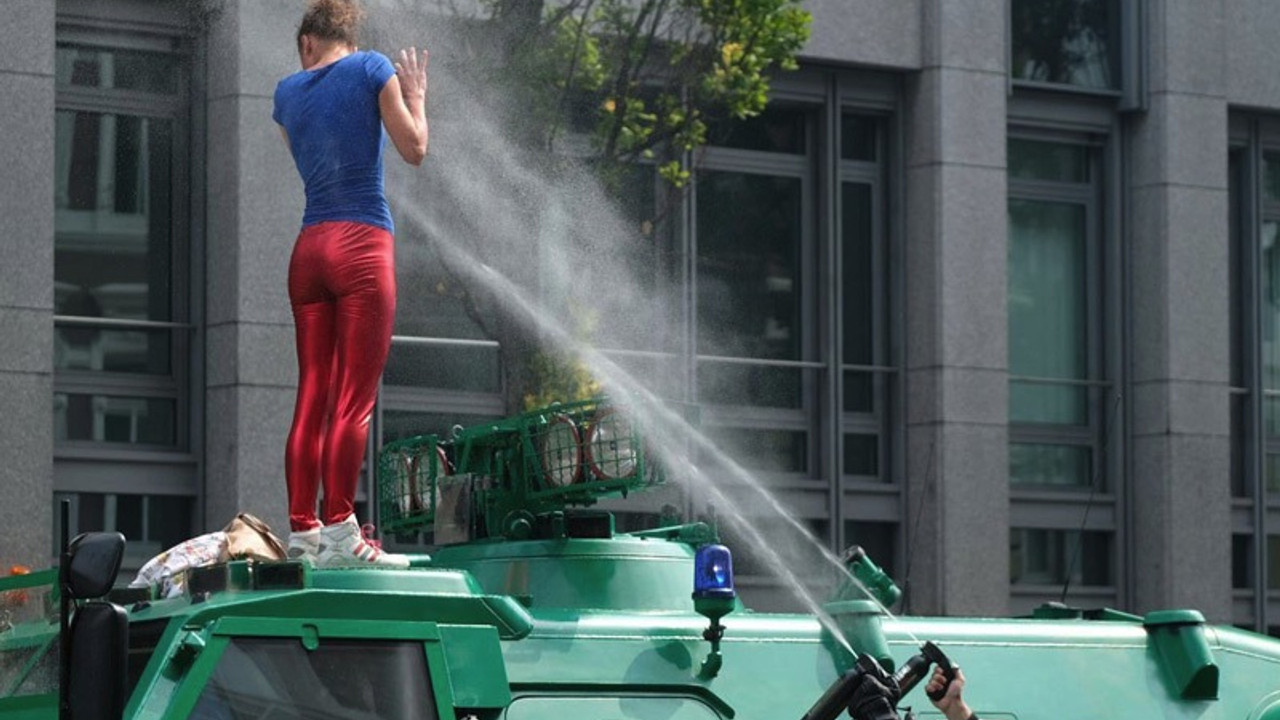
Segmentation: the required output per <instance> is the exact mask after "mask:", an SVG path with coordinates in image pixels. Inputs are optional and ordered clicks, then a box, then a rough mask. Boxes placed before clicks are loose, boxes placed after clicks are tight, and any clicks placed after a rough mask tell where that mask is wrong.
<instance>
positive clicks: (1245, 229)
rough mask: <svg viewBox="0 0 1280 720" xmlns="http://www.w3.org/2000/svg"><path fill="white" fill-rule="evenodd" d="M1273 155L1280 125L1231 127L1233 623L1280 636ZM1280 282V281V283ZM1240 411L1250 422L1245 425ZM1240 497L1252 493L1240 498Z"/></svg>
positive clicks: (1246, 120) (1239, 121) (1239, 119)
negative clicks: (1272, 341) (1270, 274)
mask: <svg viewBox="0 0 1280 720" xmlns="http://www.w3.org/2000/svg"><path fill="white" fill-rule="evenodd" d="M1268 156H1271V157H1274V158H1275V159H1276V161H1277V162H1280V118H1275V117H1269V116H1258V115H1248V114H1234V113H1233V114H1232V115H1231V117H1230V118H1229V121H1228V157H1229V160H1228V168H1229V170H1230V169H1232V168H1233V167H1234V170H1235V172H1234V173H1229V175H1228V207H1229V212H1230V216H1231V223H1230V225H1231V232H1230V233H1229V237H1228V242H1229V243H1230V245H1231V252H1230V256H1231V265H1232V266H1231V268H1230V270H1231V275H1232V286H1233V287H1232V291H1233V293H1232V297H1231V298H1230V308H1231V314H1232V321H1231V330H1232V333H1231V334H1232V337H1231V338H1230V342H1231V343H1232V345H1233V347H1239V348H1240V349H1241V352H1240V354H1239V356H1233V357H1232V364H1233V367H1232V368H1230V374H1229V375H1230V381H1229V385H1228V393H1229V394H1230V397H1231V403H1232V406H1231V414H1232V425H1233V430H1232V442H1233V447H1232V453H1233V454H1235V453H1237V452H1238V453H1240V462H1239V463H1238V464H1237V463H1236V462H1235V461H1234V459H1233V462H1232V465H1231V473H1230V479H1229V482H1230V483H1231V485H1232V489H1231V523H1230V532H1231V533H1232V536H1233V539H1232V555H1233V557H1232V561H1233V567H1234V565H1235V559H1236V558H1235V551H1236V542H1237V538H1241V539H1242V540H1241V541H1242V542H1243V543H1245V547H1246V558H1245V559H1244V563H1243V565H1244V567H1245V568H1246V569H1247V572H1248V577H1246V578H1245V579H1244V582H1243V584H1242V586H1241V587H1236V582H1235V580H1236V578H1234V577H1233V583H1232V622H1233V623H1234V624H1236V625H1239V626H1242V627H1250V628H1252V629H1254V630H1256V631H1258V632H1269V633H1272V634H1275V632H1276V630H1275V629H1276V627H1277V626H1280V587H1277V588H1272V587H1270V584H1271V578H1269V577H1268V575H1269V574H1270V573H1269V569H1270V568H1269V566H1270V565H1271V563H1272V562H1273V561H1274V560H1275V558H1273V557H1272V554H1273V553H1272V548H1271V538H1276V537H1278V536H1280V492H1271V491H1268V489H1267V458H1268V456H1271V455H1277V456H1280V435H1276V436H1270V437H1269V436H1268V435H1267V432H1266V425H1265V423H1266V415H1265V412H1266V411H1265V406H1266V403H1267V401H1268V400H1273V401H1274V400H1280V388H1277V389H1272V390H1268V389H1267V388H1266V386H1265V379H1264V367H1263V364H1264V360H1263V348H1264V341H1263V337H1264V334H1265V330H1264V327H1263V325H1264V312H1263V309H1262V302H1263V298H1262V292H1263V271H1264V269H1263V263H1262V258H1261V249H1260V241H1261V237H1262V230H1263V227H1264V226H1265V225H1266V224H1267V223H1269V222H1276V223H1280V199H1278V200H1272V201H1270V202H1268V200H1267V198H1266V193H1265V189H1264V184H1265V170H1266V163H1267V158H1268ZM1237 158H1238V159H1239V160H1238V161H1237ZM1237 162H1238V164H1237ZM1276 280H1277V282H1280V278H1277V279H1276ZM1237 401H1238V402H1239V403H1240V405H1241V407H1240V408H1237V406H1236V403H1237ZM1237 412H1239V415H1240V418H1239V419H1240V421H1242V422H1239V424H1237V419H1236V415H1237ZM1237 490H1243V491H1244V493H1243V494H1237Z"/></svg>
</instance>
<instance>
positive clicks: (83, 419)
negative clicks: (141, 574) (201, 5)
mask: <svg viewBox="0 0 1280 720" xmlns="http://www.w3.org/2000/svg"><path fill="white" fill-rule="evenodd" d="M180 46H181V41H180V40H178V39H177V38H171V37H159V36H149V35H148V36H134V35H124V34H120V35H116V34H112V33H106V32H98V31H93V30H83V29H80V28H74V27H66V26H59V37H58V44H57V50H56V55H55V59H56V88H57V111H56V113H55V116H54V118H53V120H54V133H55V158H54V207H55V215H54V231H55V236H54V277H53V283H54V313H55V314H54V393H53V398H52V401H53V408H54V428H53V430H54V439H55V485H54V487H55V490H57V491H59V492H60V496H61V497H69V498H71V499H72V500H73V518H74V519H75V522H74V523H73V527H72V528H71V532H72V533H73V534H74V533H76V532H80V531H84V530H95V529H117V530H120V531H122V532H124V533H125V534H126V537H127V538H128V539H129V541H130V548H129V555H130V562H134V561H139V560H141V559H145V558H146V557H149V554H150V553H152V552H154V551H158V550H159V549H163V547H165V546H167V544H172V543H173V542H176V541H178V540H180V539H181V538H184V537H187V536H188V535H189V534H190V530H191V526H192V515H193V508H194V505H195V502H194V500H195V496H196V495H197V492H198V479H197V469H196V460H195V458H196V457H197V451H198V448H197V445H198V440H197V439H195V438H193V434H192V430H191V425H192V423H191V418H192V417H193V416H194V415H195V412H194V409H193V401H194V399H193V393H192V391H191V382H192V381H191V356H192V343H193V341H194V339H195V338H194V334H193V332H192V331H193V329H194V327H195V325H194V323H193V317H194V308H193V304H192V302H193V297H195V296H194V295H193V294H192V289H191V282H190V279H191V259H192V250H191V236H190V229H189V226H190V222H189V218H188V216H187V210H188V208H189V207H191V203H190V201H189V197H188V190H187V188H188V184H189V180H190V174H191V171H190V162H189V157H188V154H187V152H188V151H187V140H186V138H187V128H188V124H189V123H188V117H187V116H188V113H189V111H190V107H189V100H188V98H187V90H186V75H185V73H186V67H187V58H186V56H185V55H184V54H182V53H181V52H175V51H174V50H173V48H175V47H180ZM88 478H92V482H89V481H88ZM90 487H91V488H92V490H93V492H85V490H87V489H89V488H90ZM56 516H57V514H56V513H55V517H56ZM58 536H59V533H58V532H56V531H55V533H54V537H58Z"/></svg>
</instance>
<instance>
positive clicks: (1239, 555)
mask: <svg viewBox="0 0 1280 720" xmlns="http://www.w3.org/2000/svg"><path fill="white" fill-rule="evenodd" d="M1231 587H1233V588H1236V589H1247V588H1252V587H1253V536H1252V535H1232V536H1231Z"/></svg>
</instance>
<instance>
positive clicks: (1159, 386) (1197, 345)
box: [1129, 0, 1231, 621]
mask: <svg viewBox="0 0 1280 720" xmlns="http://www.w3.org/2000/svg"><path fill="white" fill-rule="evenodd" d="M1148 7H1149V9H1150V16H1149V18H1148V20H1149V23H1150V28H1149V29H1150V38H1151V44H1150V48H1149V58H1150V68H1151V73H1150V77H1149V78H1148V83H1149V89H1150V91H1149V94H1148V102H1149V108H1148V110H1147V112H1145V113H1143V114H1141V115H1139V116H1136V117H1135V118H1134V121H1133V123H1132V125H1131V136H1130V139H1131V147H1132V155H1131V157H1132V163H1131V167H1132V173H1131V176H1130V180H1131V185H1130V198H1131V202H1130V212H1129V235H1130V237H1131V238H1132V246H1131V251H1130V254H1131V257H1132V258H1133V262H1132V286H1131V289H1130V298H1131V302H1132V307H1133V318H1132V324H1133V337H1132V338H1131V343H1132V344H1131V353H1132V363H1131V367H1132V391H1131V392H1132V396H1131V398H1130V399H1131V401H1132V403H1133V428H1132V438H1133V476H1132V478H1130V481H1131V483H1132V491H1131V494H1130V496H1131V497H1132V498H1134V500H1133V502H1132V503H1131V506H1130V517H1131V518H1132V522H1131V525H1130V532H1131V535H1130V537H1131V538H1132V545H1133V548H1134V556H1133V562H1132V564H1131V566H1130V573H1131V577H1132V582H1133V590H1134V596H1133V598H1132V602H1131V603H1130V605H1131V607H1132V608H1133V609H1134V610H1137V611H1139V612H1142V611H1147V610H1151V609H1154V608H1162V607H1195V608H1198V609H1200V610H1202V611H1203V612H1204V613H1205V615H1206V616H1208V617H1209V618H1210V619H1211V620H1217V621H1228V620H1229V619H1230V601H1231V535H1230V533H1229V532H1228V528H1229V527H1230V517H1229V513H1230V508H1231V497H1230V492H1231V491H1230V483H1229V477H1230V415H1229V410H1230V408H1229V398H1228V391H1227V388H1228V383H1229V371H1230V356H1229V337H1228V332H1229V329H1228V323H1227V322H1226V318H1227V317H1228V316H1229V315H1230V312H1229V303H1230V299H1229V297H1228V292H1227V287H1228V282H1227V279H1228V250H1229V242H1228V236H1227V232H1228V215H1227V213H1228V203H1227V172H1226V170H1227V155H1226V151H1227V143H1226V137H1227V103H1226V97H1225V92H1226V82H1225V72H1226V68H1225V65H1226V62H1225V58H1226V57H1227V49H1226V42H1227V37H1226V34H1225V31H1224V26H1223V17H1224V15H1223V14H1224V11H1225V3H1224V2H1223V0H1195V1H1194V2H1192V1H1191V0H1181V1H1179V0H1165V1H1163V2H1152V3H1149V4H1148Z"/></svg>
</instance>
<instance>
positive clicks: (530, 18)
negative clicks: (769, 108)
mask: <svg viewBox="0 0 1280 720" xmlns="http://www.w3.org/2000/svg"><path fill="white" fill-rule="evenodd" d="M479 2H480V8H481V10H480V15H479V17H478V18H474V17H473V18H472V19H473V20H478V22H471V23H469V26H470V27H471V29H472V33H473V34H472V36H471V37H472V43H471V45H470V46H469V49H468V52H467V54H466V56H467V57H468V58H469V60H471V61H473V62H474V66H472V67H469V68H468V74H469V78H471V79H472V80H475V79H479V81H480V82H482V83H484V87H486V88H488V92H487V93H486V94H487V95H488V96H490V97H493V98H495V99H500V103H501V110H502V111H503V112H505V113H507V114H508V115H510V114H515V115H517V116H518V120H519V121H518V122H517V123H509V124H513V125H514V127H512V128H508V130H509V131H513V132H514V135H515V136H516V139H517V140H518V143H519V144H520V145H521V146H522V151H524V152H528V153H530V154H532V155H535V156H540V158H541V160H540V162H539V164H541V165H543V166H545V167H548V168H554V167H556V166H557V164H558V163H557V159H559V158H563V157H565V156H568V155H572V156H574V158H575V159H576V160H586V161H587V163H586V164H587V166H589V167H592V168H594V169H595V170H597V171H598V172H599V173H600V176H601V177H600V179H601V180H602V181H603V182H604V183H605V186H606V187H608V188H612V189H614V190H618V191H619V192H617V193H616V194H617V195H618V196H625V195H626V193H625V192H622V191H621V187H622V186H623V185H625V184H626V182H627V177H628V175H629V174H630V173H629V169H633V168H634V164H635V163H636V162H646V163H653V164H654V165H656V166H657V170H658V173H659V174H660V175H661V176H662V177H663V178H665V179H666V180H667V181H669V185H668V187H670V188H673V189H674V188H676V187H679V186H681V185H683V184H684V183H685V182H686V181H687V180H688V179H689V177H690V168H689V167H688V163H689V158H690V156H691V154H692V153H691V151H693V150H695V149H696V148H698V147H699V146H701V145H703V144H705V143H706V139H707V132H708V127H709V125H711V124H712V123H716V122H719V121H723V120H732V119H745V118H750V117H753V116H755V115H758V114H760V113H761V112H762V111H763V110H764V108H765V106H766V104H767V102H768V99H769V89H770V82H769V81H770V76H771V75H772V74H773V73H776V72H778V71H783V70H790V69H794V68H795V67H796V53H797V52H798V51H799V50H800V48H801V47H802V46H803V45H804V43H805V42H806V41H807V40H808V36H809V23H810V15H809V13H808V12H807V11H805V10H804V9H803V8H802V7H801V0H479ZM583 138H589V139H590V142H589V144H587V146H586V149H585V154H586V157H585V158H584V157H583V155H584V143H582V142H581V140H582V139H583ZM575 167H581V165H575ZM637 225H638V226H640V227H642V228H643V230H642V231H641V232H640V233H638V234H637V237H645V238H646V239H648V240H651V239H652V238H649V237H648V236H649V235H650V234H651V233H652V232H653V227H654V225H655V218H653V217H652V216H648V217H646V218H643V219H639V218H638V219H637ZM508 259H509V258H508ZM458 285H459V286H460V288H463V289H462V290H461V295H459V298H460V299H461V300H462V302H463V305H464V307H465V308H466V309H467V312H468V315H469V316H470V317H471V318H472V319H473V320H474V321H475V322H476V323H477V324H478V325H479V326H480V327H482V328H483V330H484V332H485V333H486V334H487V335H488V336H489V337H492V338H494V339H497V340H498V341H499V344H500V348H501V350H500V352H501V365H502V372H503V376H504V382H503V385H504V392H505V395H506V402H507V404H508V407H509V408H510V409H516V408H517V407H521V406H523V407H525V408H529V407H533V406H539V405H545V404H547V403H549V402H551V401H557V400H558V401H572V400H575V399H582V398H584V397H587V396H590V395H594V394H596V393H598V392H599V390H600V387H599V385H598V383H597V382H596V380H595V379H594V378H593V377H592V376H591V374H590V372H589V371H588V370H587V369H586V368H585V367H584V366H583V364H582V363H581V362H580V361H578V360H576V359H574V358H572V357H567V356H566V355H565V354H564V353H563V352H561V351H560V350H558V349H555V348H551V347H548V346H547V344H546V343H545V342H544V339H543V338H540V337H538V336H537V335H538V334H537V333H536V332H533V331H531V330H530V329H529V328H527V327H523V326H522V324H521V323H520V322H518V321H517V320H516V319H515V318H513V317H510V316H508V315H507V314H506V313H504V312H502V311H500V310H499V311H498V312H496V313H486V312H484V307H485V306H486V305H488V306H490V309H491V310H492V309H494V308H495V307H500V303H499V304H494V303H487V302H486V301H485V299H484V297H483V295H484V293H483V292H478V290H479V289H478V288H472V287H465V283H458ZM561 309H562V310H564V308H561ZM568 313H569V315H571V316H572V318H571V319H572V320H573V323H574V328H573V329H572V332H574V333H575V334H577V335H579V336H581V337H582V338H583V339H588V340H589V339H590V335H591V334H592V328H591V325H592V324H593V323H594V319H593V317H592V316H591V314H590V313H589V312H584V311H582V310H581V308H579V310H578V311H577V312H575V311H574V310H573V308H569V309H568Z"/></svg>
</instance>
